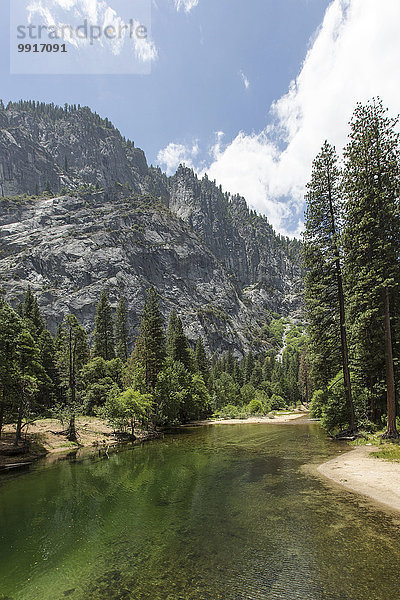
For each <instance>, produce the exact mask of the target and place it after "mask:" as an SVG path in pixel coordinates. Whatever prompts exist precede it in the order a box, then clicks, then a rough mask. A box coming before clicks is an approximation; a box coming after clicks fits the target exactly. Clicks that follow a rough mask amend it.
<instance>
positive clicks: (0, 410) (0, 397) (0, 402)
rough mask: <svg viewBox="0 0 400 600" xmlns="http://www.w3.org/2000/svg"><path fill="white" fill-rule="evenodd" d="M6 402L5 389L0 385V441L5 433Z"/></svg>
mask: <svg viewBox="0 0 400 600" xmlns="http://www.w3.org/2000/svg"><path fill="white" fill-rule="evenodd" d="M5 404H6V401H5V399H4V388H3V386H2V385H0V439H1V434H2V432H3V423H4V412H5Z"/></svg>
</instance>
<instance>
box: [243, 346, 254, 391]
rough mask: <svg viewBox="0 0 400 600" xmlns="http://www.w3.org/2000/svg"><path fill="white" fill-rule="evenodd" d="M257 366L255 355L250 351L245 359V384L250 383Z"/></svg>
mask: <svg viewBox="0 0 400 600" xmlns="http://www.w3.org/2000/svg"><path fill="white" fill-rule="evenodd" d="M255 365H256V361H255V358H254V354H253V353H252V351H251V350H250V351H249V352H248V353H247V354H246V356H245V359H244V370H243V383H250V378H251V374H252V373H253V369H254V367H255Z"/></svg>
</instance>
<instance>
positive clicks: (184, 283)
mask: <svg viewBox="0 0 400 600" xmlns="http://www.w3.org/2000/svg"><path fill="white" fill-rule="evenodd" d="M0 190H1V194H2V197H3V199H2V200H1V201H0V251H1V257H0V258H1V259H0V273H1V277H2V280H1V286H2V288H3V289H4V291H5V294H6V297H7V299H9V300H11V301H12V302H14V303H16V302H17V301H18V300H19V299H20V298H21V297H22V294H23V291H24V290H25V289H26V287H27V285H31V287H32V289H33V290H34V291H35V293H36V294H37V295H38V299H39V303H40V305H41V307H42V310H43V312H44V314H45V316H46V318H47V320H48V321H49V325H50V327H51V328H52V330H54V329H55V327H56V326H57V324H58V323H59V322H60V320H61V319H62V317H63V316H65V314H67V313H68V312H71V311H72V312H76V313H77V314H78V317H80V318H81V320H82V322H83V323H84V324H85V325H86V326H87V327H88V328H89V324H90V323H92V321H93V317H94V311H95V305H96V302H97V299H98V296H99V295H100V291H101V289H102V287H106V288H107V289H108V291H109V293H110V296H111V300H112V302H114V303H116V302H117V296H118V294H119V295H125V297H126V299H127V300H128V303H129V305H130V312H129V324H130V330H131V333H132V335H135V334H136V333H137V323H138V315H139V313H140V309H141V307H142V305H143V302H144V295H145V290H146V289H147V288H148V287H150V286H151V285H154V287H156V289H157V290H158V291H159V293H160V296H161V305H162V310H163V313H164V315H165V317H167V316H168V314H169V312H170V311H171V310H172V309H173V308H175V309H176V310H177V311H178V312H179V313H180V314H182V318H183V322H184V325H185V329H186V331H187V333H188V335H189V338H190V339H192V340H193V341H194V340H195V339H196V337H198V335H199V334H201V335H203V336H204V338H205V340H206V341H207V344H208V346H209V348H210V350H212V351H220V350H224V349H227V347H232V348H233V349H234V350H236V352H239V353H242V352H244V351H246V350H248V349H249V348H250V347H253V346H254V344H255V345H256V346H257V347H259V348H260V349H262V348H267V347H268V345H269V342H268V340H264V339H263V334H262V330H263V326H264V325H265V324H267V323H268V319H270V318H271V313H272V312H277V313H280V314H283V315H289V314H291V315H294V316H299V315H300V314H301V305H302V299H301V293H302V284H301V266H300V256H299V253H300V248H301V245H300V243H299V242H298V241H297V240H289V239H288V238H281V237H280V236H277V235H276V234H275V232H274V231H273V229H272V226H271V225H270V224H269V223H268V221H267V219H266V218H265V217H263V216H261V215H257V214H256V213H255V211H252V210H249V208H248V207H247V204H246V202H245V200H244V199H243V198H241V197H240V196H232V195H230V194H227V193H224V192H223V191H222V188H221V187H218V186H217V185H216V183H215V182H213V181H210V180H209V179H208V177H207V176H204V177H203V178H202V179H199V178H198V177H197V175H196V174H195V173H194V172H193V170H192V169H189V168H187V167H185V166H182V165H181V166H180V167H179V168H178V170H177V172H176V173H175V174H174V175H173V176H172V177H167V176H166V175H165V174H164V173H162V171H161V169H159V168H158V167H156V168H154V167H152V166H150V167H149V166H148V165H147V161H146V157H145V155H144V153H143V151H142V150H141V149H140V148H136V147H135V145H134V143H133V142H131V141H129V140H128V141H127V140H125V138H123V137H122V136H121V134H120V132H119V131H118V130H117V129H115V128H114V127H113V126H112V125H111V123H110V122H109V121H108V120H107V119H101V118H100V117H99V116H98V115H96V114H95V113H92V112H91V111H90V110H89V109H88V108H80V107H78V108H76V109H75V108H74V107H65V108H64V109H63V108H60V107H55V106H54V105H45V104H36V103H33V102H20V103H12V104H9V105H8V106H7V107H4V105H3V104H1V105H0ZM46 190H47V191H46ZM36 194H37V195H36ZM24 195H25V196H24ZM26 195H35V197H31V198H29V197H26ZM63 236H64V237H63ZM55 284H56V285H55ZM49 290H52V292H51V293H50V292H49ZM82 307H83V308H82Z"/></svg>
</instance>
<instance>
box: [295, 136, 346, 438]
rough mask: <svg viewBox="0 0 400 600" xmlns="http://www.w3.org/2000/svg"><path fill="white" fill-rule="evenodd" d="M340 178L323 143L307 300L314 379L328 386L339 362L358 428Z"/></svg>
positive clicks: (310, 226)
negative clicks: (348, 327)
mask: <svg viewBox="0 0 400 600" xmlns="http://www.w3.org/2000/svg"><path fill="white" fill-rule="evenodd" d="M340 177H341V175H340V172H339V169H338V167H337V155H336V152H335V149H334V148H333V147H332V146H331V145H330V144H328V142H325V144H324V145H323V147H322V149H321V152H320V153H319V154H318V156H317V157H316V159H315V160H314V162H313V168H312V175H311V181H310V183H309V184H308V185H307V194H306V202H307V213H306V229H305V233H304V250H303V257H304V266H305V268H306V269H307V275H306V278H305V299H306V310H307V318H308V320H309V323H310V326H309V338H310V348H311V353H312V354H311V355H312V358H313V359H314V364H315V366H316V379H317V380H319V382H320V383H322V386H323V387H326V386H327V384H328V381H329V380H330V379H331V378H332V377H334V376H335V375H336V374H337V372H338V370H339V365H341V367H342V369H343V383H344V391H345V397H346V402H347V407H348V411H349V428H350V430H351V431H354V430H355V429H356V420H355V412H354V405H353V399H352V393H351V381H350V370H349V355H348V346H347V332H346V323H345V320H346V316H345V304H344V293H343V278H342V265H341V256H340V237H339V233H340V232H339V226H340V218H341V200H340V183H341V180H340ZM337 323H338V326H337Z"/></svg>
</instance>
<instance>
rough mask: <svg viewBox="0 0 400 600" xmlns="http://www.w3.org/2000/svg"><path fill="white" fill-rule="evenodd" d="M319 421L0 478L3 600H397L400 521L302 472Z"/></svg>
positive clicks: (225, 432)
mask: <svg viewBox="0 0 400 600" xmlns="http://www.w3.org/2000/svg"><path fill="white" fill-rule="evenodd" d="M340 448H343V447H342V446H339V445H337V444H334V443H333V442H330V441H329V440H327V439H326V437H325V435H324V433H323V432H322V431H321V430H320V429H319V426H318V425H316V424H311V423H310V424H308V423H305V424H288V425H256V424H254V425H253V424H252V425H250V424H248V425H246V424H243V425H232V426H228V425H226V426H223V425H217V426H208V427H201V428H190V429H187V430H184V431H183V432H181V433H176V434H172V435H168V436H166V437H165V438H164V439H163V440H156V441H152V442H148V443H145V444H143V445H141V446H136V447H133V448H123V449H122V450H120V451H118V452H117V453H114V454H110V457H109V458H107V457H104V456H102V457H99V456H91V457H87V458H85V459H83V460H78V461H74V460H65V461H62V462H59V463H56V464H53V465H51V466H46V465H37V466H36V467H35V468H34V469H32V470H31V471H30V472H28V473H24V474H19V475H18V476H13V477H11V478H10V477H9V478H8V479H5V480H4V479H3V480H2V481H0V599H1V600H5V599H6V598H7V600H11V599H12V600H63V599H65V598H69V599H70V600H253V599H254V600H270V599H271V600H272V599H274V600H275V599H282V600H292V599H293V600H294V599H296V600H381V599H382V600H383V599H386V598H389V597H390V598H397V597H399V594H400V592H399V584H400V575H399V571H400V569H399V567H400V529H399V523H400V519H399V518H396V517H392V516H390V515H386V514H385V513H383V512H380V511H379V510H378V509H375V508H374V507H373V506H372V505H369V504H368V503H367V502H363V501H360V500H359V499H358V498H357V497H356V496H353V495H352V494H350V493H348V492H344V491H342V490H340V489H336V488H335V487H332V486H330V485H327V484H325V483H324V482H323V481H321V480H320V479H319V478H318V477H316V476H313V475H312V474H309V473H308V471H307V470H305V469H304V467H303V465H306V464H310V463H318V462H322V461H323V460H326V459H328V458H329V457H331V456H333V455H335V454H337V453H338V451H339V449H340Z"/></svg>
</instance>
